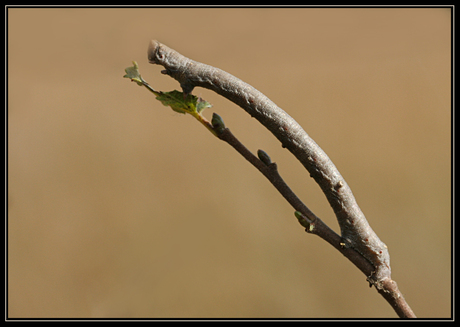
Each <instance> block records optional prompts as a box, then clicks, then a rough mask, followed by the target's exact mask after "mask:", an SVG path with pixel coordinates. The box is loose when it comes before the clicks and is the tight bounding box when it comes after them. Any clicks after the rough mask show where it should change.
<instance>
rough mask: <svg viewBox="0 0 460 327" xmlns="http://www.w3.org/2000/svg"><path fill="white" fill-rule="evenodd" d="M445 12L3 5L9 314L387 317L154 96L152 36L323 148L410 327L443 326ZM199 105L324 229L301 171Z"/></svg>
mask: <svg viewBox="0 0 460 327" xmlns="http://www.w3.org/2000/svg"><path fill="white" fill-rule="evenodd" d="M450 19H451V16H450V10H449V9H442V8H441V9H311V8H310V9H309V8H305V9H197V8H195V9H110V8H107V9H9V10H8V314H9V317H74V318H78V317H143V318H158V317H181V318H184V317H185V318H193V317H215V318H222V317H230V318H238V317H240V318H245V317H248V318H270V317H277V318H284V317H290V318H292V317H296V318H328V317H331V318H348V317H367V318H373V317H377V318H379V317H396V315H395V313H394V311H393V310H392V308H391V307H390V306H389V305H388V304H387V303H386V302H385V301H384V299H383V298H382V297H381V296H380V295H379V294H378V293H377V292H376V291H375V289H374V288H372V289H371V288H369V287H368V284H367V283H366V280H365V276H364V275H363V274H362V273H361V272H360V271H358V269H356V268H355V267H354V266H353V265H352V264H351V263H350V262H349V261H348V260H347V259H345V258H344V257H343V256H341V255H340V254H339V253H338V252H337V251H335V250H334V249H333V248H332V247H331V246H329V245H328V244H327V243H325V242H324V241H322V240H321V239H319V238H318V237H316V236H313V235H309V234H306V233H305V232H304V231H303V228H302V227H301V226H300V225H299V224H298V222H297V220H296V218H295V217H294V214H293V209H292V208H291V207H290V206H289V205H288V204H287V203H286V202H285V200H284V199H283V198H282V197H281V196H280V195H279V194H278V193H277V192H276V191H275V189H274V188H273V187H272V186H271V185H270V184H269V183H268V181H267V180H265V178H264V177H263V176H262V175H261V174H260V173H259V172H258V171H256V170H255V169H254V168H253V167H252V166H251V165H250V164H249V163H247V162H246V161H245V160H244V159H243V158H242V157H241V156H239V155H238V154H237V153H236V152H235V151H234V150H233V149H232V148H231V147H230V146H228V145H226V144H225V143H223V142H221V141H219V140H218V139H217V138H215V137H213V136H212V135H211V134H210V133H209V132H208V131H207V130H206V129H205V128H204V127H203V126H201V125H200V124H199V123H198V122H197V121H195V120H194V119H193V118H192V117H191V116H184V115H180V114H178V113H175V112H173V111H172V110H171V109H169V108H167V107H164V106H162V105H161V103H160V102H158V101H156V100H155V99H154V97H153V95H152V94H150V93H149V92H148V91H147V90H146V89H144V88H141V87H138V86H137V85H136V84H134V83H131V82H130V81H129V80H127V79H124V78H122V76H123V75H124V69H125V68H126V67H128V66H131V62H132V61H133V60H136V61H137V62H138V63H139V66H140V71H141V74H142V76H143V77H144V78H145V79H146V80H147V81H148V82H149V83H150V84H151V85H152V86H153V87H154V88H156V89H158V90H163V91H171V90H173V89H179V85H178V83H177V82H176V81H174V80H173V79H171V78H169V77H167V76H165V75H162V74H160V70H161V69H162V67H160V66H153V65H150V64H148V62H147V56H146V50H147V45H148V42H149V40H150V39H158V40H159V41H161V42H163V43H165V44H166V45H168V46H170V47H172V48H173V49H176V50H177V51H179V52H180V53H182V54H184V55H186V56H188V57H190V58H192V59H195V60H197V61H200V62H204V63H207V64H210V65H214V66H216V67H219V68H222V69H224V70H226V71H228V72H230V73H232V74H234V75H236V76H237V77H239V78H241V79H243V80H245V81H246V82H248V83H250V84H252V85H253V86H254V87H256V88H258V89H259V90H260V91H262V92H263V93H265V94H266V95H268V96H269V97H270V98H271V99H272V100H273V101H274V102H275V103H277V104H278V105H279V106H280V107H282V108H283V109H284V110H286V111H287V112H288V113H289V114H290V115H291V116H292V117H294V118H295V119H296V120H297V121H298V122H299V123H300V124H301V125H302V126H303V127H304V128H305V130H306V131H307V132H308V133H309V135H310V136H311V137H312V138H313V139H314V140H315V141H316V142H317V143H318V144H319V145H320V146H321V147H322V148H323V149H324V150H325V151H326V153H327V154H328V155H329V156H330V157H331V159H332V160H333V161H334V163H335V164H336V166H337V167H338V168H339V170H340V172H341V173H342V175H343V176H344V178H345V179H346V181H347V182H348V184H349V185H350V186H351V188H352V190H353V192H354V194H355V196H356V198H357V201H358V204H359V205H360V206H361V209H362V210H363V211H364V213H365V214H366V216H367V218H368V220H369V221H370V223H371V225H372V227H373V228H374V230H375V231H376V232H377V233H378V235H379V236H380V238H381V239H382V240H383V241H384V242H385V243H386V244H387V245H388V246H389V249H390V254H391V263H392V271H393V278H394V279H395V280H396V281H397V283H398V285H399V287H400V289H401V291H402V292H403V294H404V295H405V297H406V299H407V301H408V302H409V304H410V305H411V306H412V308H413V310H414V311H415V313H416V314H417V315H418V316H419V317H430V318H435V317H450V314H451V286H452V285H451V151H450V149H451V84H450V83H451V80H450V78H451V64H450V63H451V56H450V54H451V43H450V41H451V33H450V31H451V21H450ZM194 94H196V95H199V96H201V97H203V98H204V99H206V100H208V101H210V102H211V103H212V104H213V105H214V107H213V108H211V109H207V111H206V112H205V116H207V117H208V118H210V117H211V115H212V112H217V113H219V114H220V115H221V116H222V117H223V119H224V121H225V123H226V125H227V126H228V127H230V128H231V130H232V131H233V132H234V133H235V135H236V136H237V137H239V138H240V140H241V141H242V142H243V143H245V144H246V145H247V146H248V148H249V149H251V150H252V151H254V152H255V151H257V149H264V150H265V151H266V152H267V153H268V154H269V155H270V156H271V158H272V160H273V161H275V162H277V163H278V165H279V169H280V172H281V174H282V176H283V177H284V178H285V180H286V181H287V182H288V183H289V185H290V186H291V187H292V189H293V190H294V191H296V192H297V194H298V195H299V197H301V199H303V200H304V202H305V203H306V204H307V205H308V206H309V207H310V209H311V210H313V211H314V212H315V213H316V214H317V215H319V216H320V217H321V218H322V219H323V220H324V221H325V222H327V223H328V224H329V225H330V226H331V228H333V229H335V230H336V231H338V225H337V222H336V220H335V216H334V215H333V212H332V210H331V209H330V207H329V206H328V203H327V201H326V199H325V197H324V195H323V194H322V193H321V191H320V189H319V187H318V186H317V185H316V184H315V183H314V181H313V179H311V178H310V177H309V174H308V172H307V171H305V169H304V168H303V167H302V166H301V165H300V163H298V162H297V161H296V160H295V158H294V157H293V156H292V155H291V154H290V153H289V152H288V151H286V150H284V149H282V148H281V146H280V144H279V142H278V141H277V140H276V139H275V138H274V137H273V136H272V135H271V134H270V133H269V132H268V131H266V130H265V129H264V128H263V127H262V126H261V125H260V124H259V123H258V122H257V121H256V120H254V119H251V118H250V117H249V115H247V114H246V113H245V112H244V111H243V110H242V109H240V108H239V107H237V106H235V105H234V104H232V103H231V102H229V101H227V100H226V99H224V98H222V97H220V96H218V95H217V94H215V93H213V92H211V91H208V90H205V89H202V88H196V89H195V90H194Z"/></svg>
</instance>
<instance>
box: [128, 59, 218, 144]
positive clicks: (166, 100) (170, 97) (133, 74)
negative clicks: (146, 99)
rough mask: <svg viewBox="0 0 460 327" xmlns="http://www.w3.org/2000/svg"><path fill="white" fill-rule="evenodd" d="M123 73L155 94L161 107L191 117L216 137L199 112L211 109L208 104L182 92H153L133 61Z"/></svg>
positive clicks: (209, 124)
mask: <svg viewBox="0 0 460 327" xmlns="http://www.w3.org/2000/svg"><path fill="white" fill-rule="evenodd" d="M125 72H126V74H125V75H124V76H123V77H124V78H129V79H130V80H131V81H133V82H136V83H137V85H140V86H145V87H146V88H147V89H148V90H149V91H150V92H152V93H153V94H155V96H156V98H157V100H159V101H161V103H162V104H163V105H165V106H168V107H171V108H172V110H174V111H176V112H179V113H181V114H190V115H192V116H193V117H195V118H196V119H197V120H198V121H199V122H200V123H202V124H203V125H204V126H205V127H206V128H207V129H209V130H210V131H211V132H212V133H213V134H214V135H216V132H215V131H214V129H213V127H212V125H211V123H210V122H209V121H207V120H206V118H204V117H203V116H202V115H201V112H202V111H203V110H204V109H206V108H210V107H212V105H211V104H210V103H209V102H207V101H204V100H203V99H201V98H199V97H197V96H195V95H192V94H187V95H185V94H184V93H183V92H179V91H177V90H174V91H171V92H161V91H155V90H154V89H153V88H152V87H151V86H150V85H149V83H147V82H146V81H145V80H144V79H143V78H142V76H141V74H140V73H139V66H138V64H137V62H135V61H133V66H132V67H128V68H126V69H125ZM224 127H225V126H224Z"/></svg>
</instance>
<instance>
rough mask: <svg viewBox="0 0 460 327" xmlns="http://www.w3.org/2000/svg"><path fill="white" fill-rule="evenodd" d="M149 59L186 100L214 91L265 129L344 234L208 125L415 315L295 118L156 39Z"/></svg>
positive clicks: (313, 228) (311, 227)
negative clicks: (316, 189)
mask: <svg viewBox="0 0 460 327" xmlns="http://www.w3.org/2000/svg"><path fill="white" fill-rule="evenodd" d="M147 55H148V60H149V62H150V63H152V64H157V65H161V66H163V67H164V68H165V69H164V70H163V71H162V73H163V74H166V75H168V76H170V77H172V78H174V79H175V80H177V81H178V82H179V84H180V86H181V88H182V90H183V92H184V98H185V97H186V96H187V95H189V94H191V93H192V91H193V89H194V88H195V87H204V88H207V89H210V90H213V91H215V92H216V93H218V94H220V95H222V96H224V97H225V98H227V99H229V100H230V101H232V102H234V103H235V104H237V105H238V106H240V107H241V108H243V109H244V110H245V111H246V112H247V113H248V114H249V115H251V116H252V117H254V118H256V119H257V120H258V121H259V122H260V123H261V124H262V125H264V126H265V127H266V128H267V129H268V130H269V131H270V132H271V133H272V134H273V135H274V136H275V137H276V138H277V139H278V140H279V141H280V142H281V145H282V146H283V147H285V148H286V149H288V150H289V151H290V152H291V153H292V154H293V155H294V156H295V157H296V158H297V159H298V160H299V161H300V162H301V163H302V165H303V166H304V167H305V168H306V169H307V170H308V172H309V173H310V176H311V177H312V178H313V179H314V180H315V181H316V183H317V184H318V185H319V186H320V188H321V189H322V191H323V193H324V194H325V196H326V198H327V200H328V201H329V204H330V205H331V207H332V209H333V211H334V213H335V215H336V217H337V221H338V223H339V226H340V230H341V235H338V234H337V233H335V232H334V231H333V230H332V229H330V228H329V227H328V226H327V225H326V224H325V223H324V222H323V221H322V220H321V219H320V218H318V217H317V216H316V215H315V214H314V213H313V212H312V211H311V210H310V209H308V207H307V206H306V205H305V204H304V203H303V202H302V201H301V200H300V199H299V198H298V197H297V196H296V195H295V193H294V192H293V191H292V190H291V189H290V188H289V186H288V185H287V184H286V183H285V182H284V180H283V179H282V178H281V176H280V174H279V173H278V169H277V165H276V163H274V162H272V161H271V159H270V157H269V156H268V154H267V153H266V152H265V151H263V150H259V151H258V152H257V156H255V155H254V154H253V153H252V152H250V151H249V150H248V149H247V148H246V147H245V146H244V145H243V144H242V143H241V142H240V141H239V140H238V139H237V138H236V137H235V136H234V135H233V134H232V133H231V132H230V130H229V129H228V128H227V127H225V124H224V123H223V120H222V118H221V117H220V116H219V115H217V114H214V115H213V118H212V121H211V124H210V125H208V126H207V127H208V129H210V130H211V131H212V132H213V134H214V135H215V136H217V137H218V138H219V139H221V140H223V141H225V142H227V143H228V144H229V145H231V146H232V147H233V148H234V149H235V150H236V151H238V152H239V153H240V154H241V155H242V156H243V157H244V158H245V159H246V160H248V161H249V162H250V163H251V164H252V165H253V166H254V167H256V168H257V169H258V170H259V171H260V172H261V173H262V174H263V175H264V176H265V177H266V178H267V179H268V180H269V181H270V182H271V183H272V184H273V186H274V187H275V188H276V189H277V190H278V191H279V192H280V194H282V195H283V197H284V198H285V199H286V200H287V201H288V202H289V203H290V204H291V205H292V207H293V208H294V209H295V216H296V218H297V219H298V221H299V223H300V224H301V225H302V226H303V227H305V231H306V232H307V233H311V234H315V235H318V236H319V237H321V238H323V239H324V240H325V241H327V242H328V243H329V244H331V245H332V246H334V248H336V249H337V250H338V251H339V252H341V253H342V254H343V255H344V256H345V257H347V258H348V259H349V260H350V261H351V262H353V263H354V264H355V265H356V266H357V267H358V268H359V269H360V270H361V271H362V272H363V273H364V274H365V275H366V276H367V280H368V281H369V284H370V286H372V285H373V286H375V288H376V289H377V291H378V292H379V293H380V294H381V295H382V296H383V297H384V298H385V299H386V300H387V301H388V302H389V303H390V305H391V306H392V307H393V308H394V310H395V311H396V313H397V314H398V315H399V316H400V317H406V318H409V317H411V318H414V317H415V315H414V313H413V312H412V310H411V309H410V307H409V305H408V304H407V302H406V301H405V300H404V297H403V296H402V294H401V293H400V291H399V289H398V287H397V285H396V282H394V281H393V280H392V279H391V268H390V255H389V252H388V248H387V246H386V245H385V244H384V243H383V242H382V241H381V240H380V238H379V237H378V236H377V234H376V233H375V232H374V231H373V230H372V228H371V227H370V225H369V223H368V221H367V220H366V218H365V216H364V214H363V213H362V211H361V209H360V208H359V206H358V204H357V202H356V200H355V198H354V196H353V193H352V191H351V189H350V187H349V186H348V184H347V183H346V181H345V179H344V178H343V177H342V175H341V174H340V173H339V171H338V169H337V168H336V167H335V165H334V164H333V163H332V161H331V160H330V159H329V157H328V156H327V155H326V153H325V152H324V151H323V150H322V149H321V148H320V147H319V146H318V145H317V144H316V143H315V141H313V140H312V139H311V138H310V137H309V135H308V134H307V133H306V132H305V131H304V130H303V128H302V127H301V126H300V125H299V124H298V123H297V122H296V121H295V120H294V119H293V118H292V117H290V116H289V115H288V114H287V113H286V112H285V111H284V110H282V109H281V108H279V107H278V106H277V105H276V104H275V103H273V102H272V101H271V100H270V99H269V98H268V97H266V96H265V95H264V94H262V93H261V92H259V91H258V90H257V89H255V88H254V87H252V86H251V85H249V84H247V83H245V82H243V81H242V80H240V79H238V78H236V77H235V76H233V75H231V74H229V73H227V72H225V71H223V70H221V69H219V68H215V67H212V66H209V65H206V64H203V63H199V62H196V61H194V60H191V59H189V58H187V57H185V56H183V55H181V54H180V53H178V52H177V51H175V50H173V49H171V48H169V47H167V46H166V45H164V44H162V43H160V42H158V41H156V40H152V41H151V42H150V43H149V47H148V51H147Z"/></svg>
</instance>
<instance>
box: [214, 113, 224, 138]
mask: <svg viewBox="0 0 460 327" xmlns="http://www.w3.org/2000/svg"><path fill="white" fill-rule="evenodd" d="M211 124H212V128H213V129H214V130H215V131H216V133H217V135H219V134H221V133H222V132H223V131H224V130H225V128H226V127H225V124H224V121H223V120H222V117H221V116H219V115H218V114H216V113H215V112H214V113H213V114H212V119H211Z"/></svg>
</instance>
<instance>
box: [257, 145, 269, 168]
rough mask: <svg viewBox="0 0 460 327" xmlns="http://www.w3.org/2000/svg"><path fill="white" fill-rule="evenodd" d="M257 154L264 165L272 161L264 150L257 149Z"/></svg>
mask: <svg viewBox="0 0 460 327" xmlns="http://www.w3.org/2000/svg"><path fill="white" fill-rule="evenodd" d="M257 156H258V157H259V159H260V161H262V162H263V163H264V164H265V165H267V166H268V165H270V164H271V163H272V159H270V156H269V155H268V154H267V152H265V151H264V150H260V149H259V150H257Z"/></svg>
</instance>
